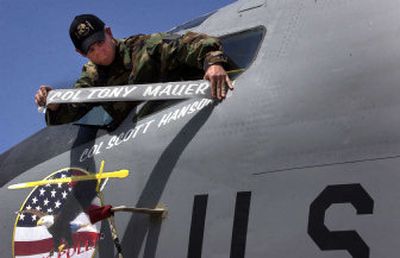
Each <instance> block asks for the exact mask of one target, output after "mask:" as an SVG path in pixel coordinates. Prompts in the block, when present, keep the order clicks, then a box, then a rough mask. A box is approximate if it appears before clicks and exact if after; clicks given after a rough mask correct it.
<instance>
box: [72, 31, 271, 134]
mask: <svg viewBox="0 0 400 258" xmlns="http://www.w3.org/2000/svg"><path fill="white" fill-rule="evenodd" d="M265 31H266V30H265V27H263V26H258V27H255V28H251V29H248V30H245V31H240V32H236V33H232V34H227V35H223V36H221V37H220V39H221V42H222V45H223V48H224V52H225V53H226V55H227V56H228V58H229V62H230V67H229V68H228V70H230V71H228V73H229V75H230V77H231V78H232V79H235V78H236V77H237V76H239V75H240V74H241V73H243V72H245V70H246V69H247V68H249V66H250V65H251V63H252V62H253V61H254V59H255V58H256V56H257V53H258V50H259V48H260V46H261V43H262V40H263V38H264V35H265ZM197 76H198V75H197ZM187 79H188V80H200V79H202V75H201V77H193V78H187ZM180 101H182V100H169V101H161V100H158V101H148V102H146V103H142V104H141V105H139V106H138V108H137V110H136V115H135V116H134V120H135V121H138V120H140V119H142V118H144V117H146V116H149V115H152V114H155V113H156V112H158V111H161V110H164V109H166V108H168V107H171V106H174V105H176V104H177V103H178V102H180ZM112 122H113V121H112V117H111V116H110V115H109V114H108V113H107V112H106V111H105V110H104V109H103V108H102V107H101V106H96V107H94V108H93V109H92V110H91V111H90V112H88V113H87V114H86V115H85V116H84V117H83V118H81V119H80V120H79V121H78V122H76V123H75V124H78V125H89V126H97V127H105V128H107V125H109V124H112Z"/></svg>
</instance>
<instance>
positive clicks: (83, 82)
mask: <svg viewBox="0 0 400 258" xmlns="http://www.w3.org/2000/svg"><path fill="white" fill-rule="evenodd" d="M116 43H117V48H116V57H115V59H114V61H113V63H112V64H111V65H109V66H100V65H96V64H94V63H92V62H90V61H89V62H88V63H87V64H85V65H84V66H83V68H82V73H81V76H80V78H79V79H78V80H77V81H76V83H75V85H74V88H83V87H96V86H112V85H124V84H136V83H153V82H167V81H179V80H186V79H194V78H198V79H200V78H202V76H203V75H204V71H205V70H206V69H207V68H208V66H210V65H212V64H215V63H221V64H223V65H224V64H227V58H226V56H225V55H224V54H223V50H222V46H221V43H220V42H219V40H218V39H217V38H214V37H210V36H207V35H205V34H199V33H194V32H187V33H186V34H184V35H182V36H181V35H176V34H167V33H157V34H151V35H135V36H131V37H129V38H125V39H121V40H116ZM136 105H137V103H135V102H112V103H102V106H103V108H104V109H105V110H106V111H107V112H108V113H109V114H110V115H111V116H112V117H113V119H114V120H115V121H117V122H120V121H122V120H123V119H124V118H125V117H126V115H127V114H128V113H129V112H130V110H131V109H132V108H133V107H134V106H136ZM92 107H93V104H79V105H76V104H65V105H61V106H60V108H59V109H58V110H57V111H56V112H53V111H48V112H47V113H46V122H47V124H48V125H54V124H63V123H69V122H72V121H75V120H78V119H80V118H81V117H82V116H83V115H85V114H86V113H87V112H88V111H89V110H90V109H91V108H92Z"/></svg>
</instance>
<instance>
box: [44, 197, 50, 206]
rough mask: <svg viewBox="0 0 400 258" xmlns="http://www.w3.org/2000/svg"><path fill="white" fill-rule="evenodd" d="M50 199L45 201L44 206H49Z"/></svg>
mask: <svg viewBox="0 0 400 258" xmlns="http://www.w3.org/2000/svg"><path fill="white" fill-rule="evenodd" d="M49 202H50V201H49V199H47V198H46V200H44V206H47V205H48V204H49Z"/></svg>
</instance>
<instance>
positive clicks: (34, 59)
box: [0, 0, 234, 154]
mask: <svg viewBox="0 0 400 258" xmlns="http://www.w3.org/2000/svg"><path fill="white" fill-rule="evenodd" d="M232 2H234V0H172V1H161V0H143V1H134V0H130V1H128V0H119V1H110V0H92V1H82V0H80V1H78V0H63V1H61V0H58V1H55V0H0V29H1V30H0V31H1V32H2V36H1V37H0V46H1V48H0V78H1V94H0V117H1V120H0V137H1V138H0V154H1V153H3V152H4V151H6V150H7V149H9V148H11V147H12V146H14V145H16V144H18V143H19V142H21V141H22V140H24V139H25V138H27V137H29V136H30V135H32V134H34V133H35V132H37V131H39V130H40V129H42V128H43V127H45V126H46V125H45V122H44V117H43V115H42V114H39V113H38V112H37V109H36V106H35V104H34V101H33V97H34V94H35V92H36V91H37V89H38V87H39V85H41V84H48V85H52V86H53V87H55V88H69V87H71V85H72V83H73V82H74V80H75V79H76V78H77V77H78V76H79V73H80V69H81V66H82V64H83V63H85V59H84V58H82V57H80V56H79V55H78V54H76V53H75V51H74V48H73V45H72V43H71V42H70V39H69V35H68V28H69V24H70V22H71V21H72V19H73V18H74V17H75V16H76V15H78V14H81V13H93V14H96V15H97V16H99V17H100V18H102V19H103V20H104V21H105V23H106V24H107V25H110V26H111V27H112V31H113V34H114V36H115V37H117V38H118V37H125V36H129V35H133V34H137V33H153V32H159V31H167V30H169V29H171V28H172V27H174V26H176V25H179V24H182V23H184V22H186V21H189V20H191V19H192V18H195V17H197V16H200V15H203V14H206V13H208V12H211V11H213V10H215V9H218V8H221V7H223V6H225V5H227V4H229V3H232Z"/></svg>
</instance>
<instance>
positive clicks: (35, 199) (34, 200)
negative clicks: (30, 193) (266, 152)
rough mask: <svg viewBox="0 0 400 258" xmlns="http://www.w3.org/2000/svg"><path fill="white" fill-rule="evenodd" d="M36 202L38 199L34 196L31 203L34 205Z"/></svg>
mask: <svg viewBox="0 0 400 258" xmlns="http://www.w3.org/2000/svg"><path fill="white" fill-rule="evenodd" d="M37 201H38V199H37V198H36V196H35V197H34V198H33V199H32V203H33V204H36V203H37Z"/></svg>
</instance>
